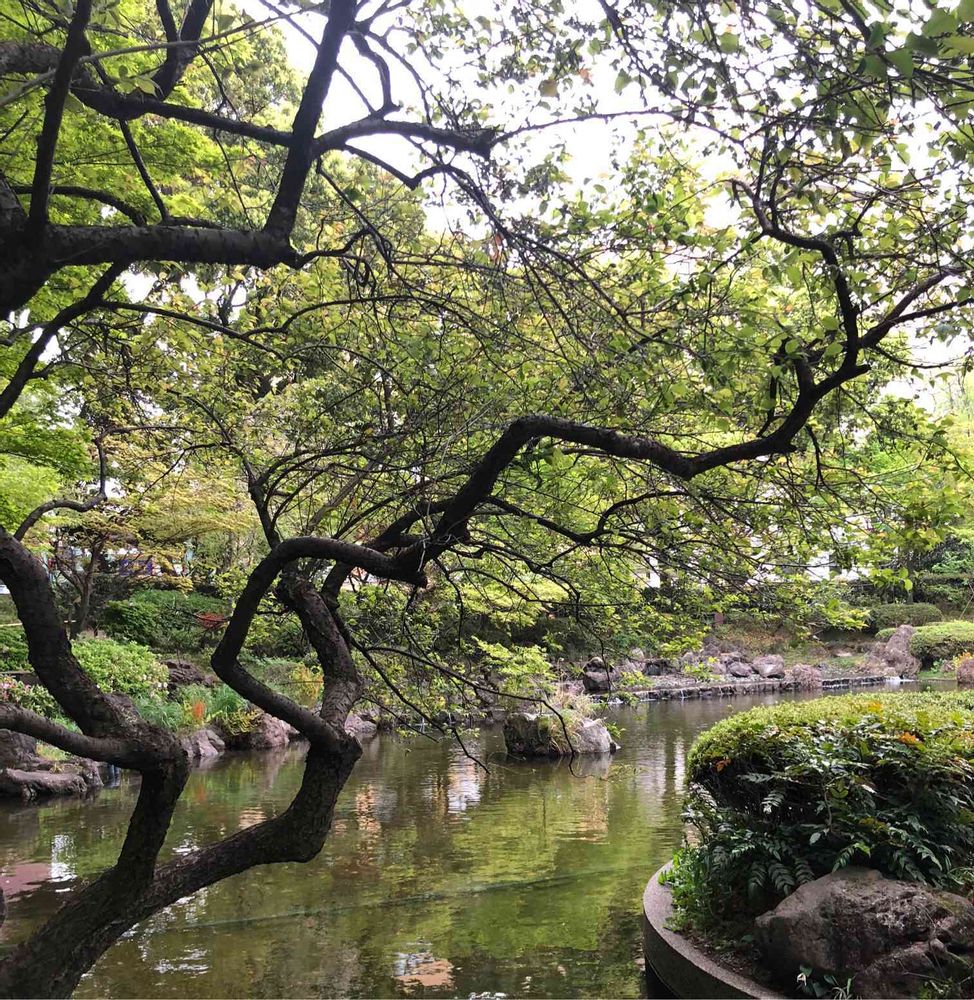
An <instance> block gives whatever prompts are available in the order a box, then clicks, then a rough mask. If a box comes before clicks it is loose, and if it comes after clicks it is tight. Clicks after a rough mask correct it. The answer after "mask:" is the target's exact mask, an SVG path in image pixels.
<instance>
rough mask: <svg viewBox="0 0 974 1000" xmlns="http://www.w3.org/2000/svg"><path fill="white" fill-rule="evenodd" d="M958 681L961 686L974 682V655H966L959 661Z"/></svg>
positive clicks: (968, 685)
mask: <svg viewBox="0 0 974 1000" xmlns="http://www.w3.org/2000/svg"><path fill="white" fill-rule="evenodd" d="M957 683H958V684H959V685H960V686H961V687H970V686H971V685H972V684H974V656H964V657H962V658H961V659H960V660H958V661H957Z"/></svg>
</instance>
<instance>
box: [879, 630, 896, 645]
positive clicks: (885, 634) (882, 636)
mask: <svg viewBox="0 0 974 1000" xmlns="http://www.w3.org/2000/svg"><path fill="white" fill-rule="evenodd" d="M895 631H896V629H895V628H892V627H890V628H881V629H880V630H879V631H878V632H877V633H876V640H877V641H878V642H886V640H887V639H892V638H893V633H894V632H895Z"/></svg>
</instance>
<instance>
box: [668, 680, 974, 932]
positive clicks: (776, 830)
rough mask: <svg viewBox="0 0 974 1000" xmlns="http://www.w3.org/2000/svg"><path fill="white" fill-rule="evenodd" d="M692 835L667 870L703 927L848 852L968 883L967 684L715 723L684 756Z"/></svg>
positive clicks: (844, 858)
mask: <svg viewBox="0 0 974 1000" xmlns="http://www.w3.org/2000/svg"><path fill="white" fill-rule="evenodd" d="M687 766H688V781H689V783H690V785H689V792H688V795H687V800H686V811H685V815H686V819H687V821H688V822H689V824H690V825H691V826H692V827H693V828H695V830H696V832H697V835H698V840H697V843H696V844H695V845H693V846H687V847H684V848H683V849H682V850H681V851H680V852H678V854H677V857H676V859H675V862H674V869H673V871H672V872H671V873H670V875H669V878H668V881H669V882H670V884H671V885H672V887H673V892H674V902H675V904H676V906H677V910H678V913H679V914H680V915H681V916H682V917H683V918H684V920H687V921H689V922H691V923H693V924H694V925H696V926H698V927H707V926H708V925H709V926H713V925H715V924H719V923H722V922H723V921H724V920H725V915H726V914H728V913H733V914H736V915H738V916H739V917H742V916H744V915H746V913H747V912H751V913H755V912H760V911H761V910H764V909H767V908H768V907H769V906H772V905H774V903H775V902H777V900H779V899H780V898H782V897H783V896H786V895H788V894H789V893H790V892H792V891H793V890H794V889H795V888H796V887H797V886H798V885H799V884H801V883H803V882H808V881H810V880H812V879H814V878H818V877H819V876H821V875H823V874H826V873H828V872H830V871H834V870H836V869H838V868H842V867H844V866H845V865H850V864H857V863H858V864H862V863H865V864H868V865H869V867H871V868H876V869H878V870H880V871H882V872H884V873H885V874H886V875H889V876H891V877H894V878H905V879H911V880H915V881H921V882H926V883H929V884H931V885H935V886H941V887H947V888H953V889H957V888H963V887H965V886H967V885H969V884H970V883H971V882H972V875H974V872H972V869H971V868H970V867H969V866H970V860H969V859H970V857H971V852H972V850H974V822H972V820H974V693H971V694H968V693H960V692H950V693H924V694H885V695H879V696H876V695H868V694H866V695H846V696H844V697H838V698H824V699H818V700H815V701H809V702H786V703H783V704H779V705H774V706H771V707H766V708H757V709H752V710H751V711H748V712H743V713H741V714H739V715H736V716H733V717H731V718H729V719H726V720H724V721H722V722H719V723H718V724H717V725H716V726H714V727H713V728H712V729H710V730H709V731H707V732H706V733H704V734H703V736H701V737H700V738H699V739H698V740H697V742H696V744H695V745H694V747H693V748H692V750H691V753H690V756H689V758H688V764H687Z"/></svg>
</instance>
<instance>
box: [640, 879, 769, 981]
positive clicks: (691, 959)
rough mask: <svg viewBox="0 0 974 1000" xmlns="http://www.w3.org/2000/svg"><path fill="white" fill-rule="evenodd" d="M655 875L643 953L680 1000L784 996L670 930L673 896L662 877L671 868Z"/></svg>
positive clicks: (647, 895)
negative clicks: (690, 998)
mask: <svg viewBox="0 0 974 1000" xmlns="http://www.w3.org/2000/svg"><path fill="white" fill-rule="evenodd" d="M669 867H670V865H669V864H665V865H663V867H662V868H660V869H659V871H657V872H654V873H653V876H652V878H650V880H649V882H648V883H647V884H646V889H645V891H644V892H643V953H644V955H645V958H646V968H647V971H649V970H650V969H651V970H652V971H653V973H654V974H655V975H656V976H657V977H658V978H659V979H660V980H661V981H662V983H663V985H664V986H666V987H667V989H669V990H670V991H671V992H672V993H673V994H674V996H677V997H712V998H715V1000H737V998H765V997H767V998H772V1000H783V998H784V994H783V993H777V992H775V991H774V990H773V989H771V988H770V987H768V986H765V985H763V984H762V983H759V982H757V981H756V980H753V979H749V978H748V977H747V976H743V975H741V974H740V973H738V972H734V971H733V970H732V969H728V968H726V967H725V966H723V965H721V964H720V963H719V962H718V961H716V960H715V959H714V958H712V957H711V956H710V955H707V954H705V953H704V952H703V951H701V950H700V949H699V948H697V947H696V946H695V945H694V944H693V943H691V942H690V941H689V940H688V939H687V938H686V937H684V936H683V935H682V934H678V933H677V932H675V931H672V930H670V929H669V927H668V926H667V925H668V923H669V921H670V918H671V917H672V915H673V895H672V893H671V892H670V888H669V886H666V885H660V881H659V877H660V875H662V874H663V872H665V871H666V870H667V869H668V868H669Z"/></svg>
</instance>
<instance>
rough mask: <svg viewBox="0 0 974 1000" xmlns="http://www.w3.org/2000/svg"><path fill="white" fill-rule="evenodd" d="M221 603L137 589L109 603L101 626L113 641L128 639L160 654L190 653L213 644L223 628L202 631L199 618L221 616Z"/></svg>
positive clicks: (201, 596)
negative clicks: (124, 598)
mask: <svg viewBox="0 0 974 1000" xmlns="http://www.w3.org/2000/svg"><path fill="white" fill-rule="evenodd" d="M226 612H227V606H226V603H225V602H224V601H222V600H221V599H220V598H217V597H207V596H206V595H205V594H197V593H195V592H192V591H190V592H184V591H180V590H139V591H137V592H136V593H135V594H133V595H132V596H131V597H130V598H129V599H128V600H125V601H109V602H108V604H107V605H106V606H105V613H104V615H103V616H102V627H103V628H104V629H105V631H106V632H107V633H108V634H109V635H110V636H111V637H112V638H114V639H127V640H129V641H130V642H138V643H141V644H142V645H143V646H149V647H151V648H152V649H157V650H162V651H166V652H168V651H179V652H192V651H195V650H199V649H203V648H204V647H205V646H207V645H215V644H216V642H217V641H218V640H219V637H220V635H221V634H222V629H220V628H219V627H218V628H213V629H210V628H205V627H204V625H203V624H202V623H201V621H200V619H199V617H198V616H199V615H213V616H217V617H221V616H223V615H225V614H226Z"/></svg>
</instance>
